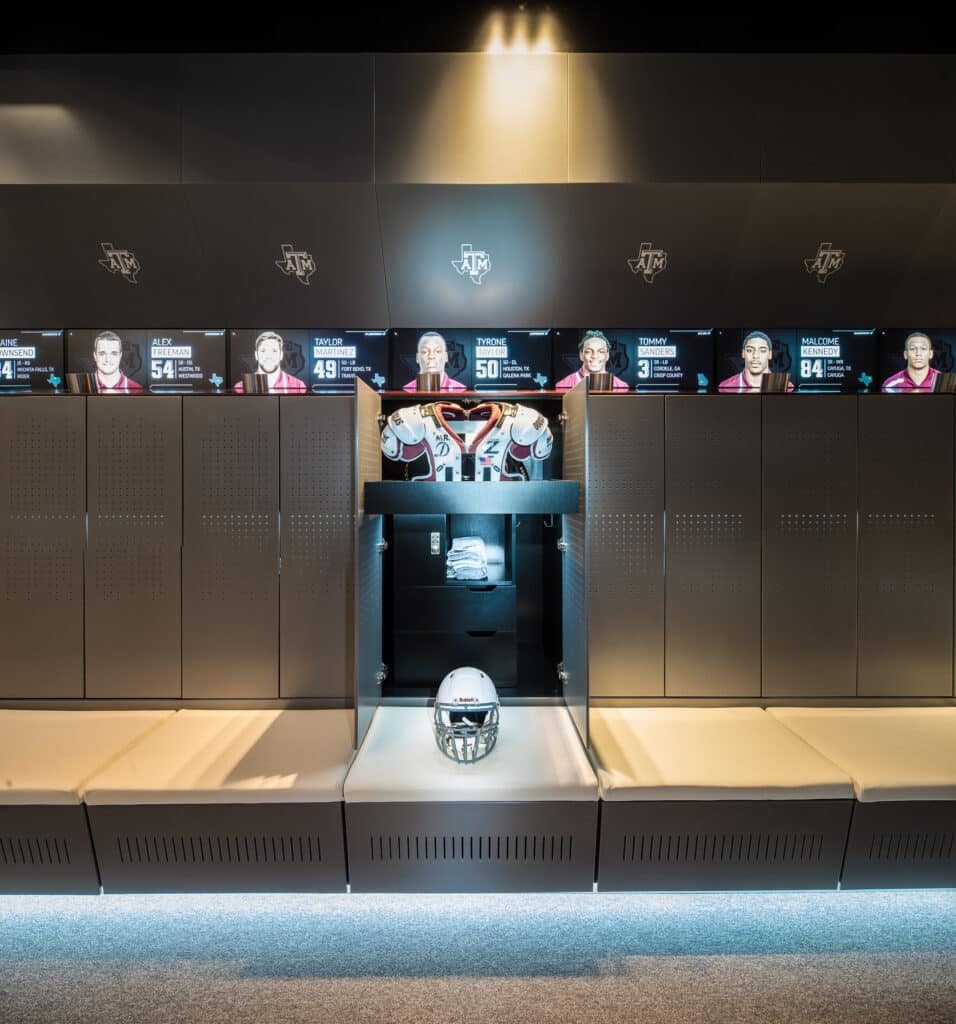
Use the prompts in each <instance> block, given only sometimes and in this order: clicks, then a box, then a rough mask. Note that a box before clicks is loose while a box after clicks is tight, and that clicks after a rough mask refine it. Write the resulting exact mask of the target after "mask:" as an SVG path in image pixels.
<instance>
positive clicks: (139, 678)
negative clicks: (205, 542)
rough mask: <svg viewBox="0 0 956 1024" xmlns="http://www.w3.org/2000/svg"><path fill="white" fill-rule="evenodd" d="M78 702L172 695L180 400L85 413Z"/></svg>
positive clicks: (132, 402) (96, 404)
mask: <svg viewBox="0 0 956 1024" xmlns="http://www.w3.org/2000/svg"><path fill="white" fill-rule="evenodd" d="M87 488H88V498H87V502H88V516H89V519H88V540H87V545H88V556H87V579H86V696H87V697H179V696H180V693H181V690H182V672H181V658H180V649H181V645H182V638H181V633H180V627H181V618H182V578H181V559H182V551H181V547H182V500H183V488H182V398H179V397H177V396H175V395H169V396H163V397H158V396H151V397H150V398H149V399H148V400H147V399H125V400H114V399H110V398H98V399H96V400H91V401H89V402H88V404H87Z"/></svg>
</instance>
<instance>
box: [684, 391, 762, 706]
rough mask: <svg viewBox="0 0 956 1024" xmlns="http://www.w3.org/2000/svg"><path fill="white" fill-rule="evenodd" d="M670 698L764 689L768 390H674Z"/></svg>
mask: <svg viewBox="0 0 956 1024" xmlns="http://www.w3.org/2000/svg"><path fill="white" fill-rule="evenodd" d="M664 409H665V413H664V424H665V457H666V477H665V479H666V484H665V486H666V492H665V493H666V505H667V525H666V552H667V576H666V584H665V586H666V592H667V596H666V607H667V619H666V649H665V658H666V661H665V692H666V694H667V696H668V697H758V696H759V695H760V462H761V454H760V448H761V445H760V409H761V402H760V398H759V396H758V395H673V396H668V397H667V398H665V399H664Z"/></svg>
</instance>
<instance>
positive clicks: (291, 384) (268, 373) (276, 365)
mask: <svg viewBox="0 0 956 1024" xmlns="http://www.w3.org/2000/svg"><path fill="white" fill-rule="evenodd" d="M284 347H285V343H284V342H283V340H282V335H281V334H277V333H276V332H275V331H263V332H262V333H261V334H259V335H258V336H257V338H256V345H255V356H256V373H261V374H263V375H264V376H265V377H266V379H267V381H268V385H269V390H270V391H293V392H302V391H305V390H306V386H305V383H304V382H303V381H301V380H299V378H298V377H293V376H292V374H291V373H286V372H285V370H283V369H282V360H283V358H284V354H283V350H284ZM233 390H234V391H242V390H243V388H242V381H241V380H240V381H237V382H236V383H235V384H234V385H233Z"/></svg>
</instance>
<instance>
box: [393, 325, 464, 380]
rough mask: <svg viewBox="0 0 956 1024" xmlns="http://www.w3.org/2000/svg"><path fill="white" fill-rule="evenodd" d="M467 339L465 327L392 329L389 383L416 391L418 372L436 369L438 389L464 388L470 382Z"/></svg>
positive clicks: (434, 370)
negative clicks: (441, 329) (457, 328)
mask: <svg viewBox="0 0 956 1024" xmlns="http://www.w3.org/2000/svg"><path fill="white" fill-rule="evenodd" d="M471 342H472V339H471V334H470V333H469V332H468V331H435V330H424V331H418V330H396V331H392V381H393V387H396V386H397V387H400V388H401V389H402V390H403V391H416V390H417V378H418V374H420V373H437V374H440V383H439V386H438V390H439V391H467V390H468V389H469V388H470V387H471V383H472V380H471V378H472V374H471V354H472V352H471V350H472V344H471ZM409 378H411V379H409Z"/></svg>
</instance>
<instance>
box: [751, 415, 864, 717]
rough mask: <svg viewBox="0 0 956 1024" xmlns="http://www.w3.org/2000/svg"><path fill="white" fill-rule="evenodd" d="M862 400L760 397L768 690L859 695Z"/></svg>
mask: <svg viewBox="0 0 956 1024" xmlns="http://www.w3.org/2000/svg"><path fill="white" fill-rule="evenodd" d="M856 456H857V400H856V399H855V398H854V397H852V396H850V395H768V396H765V397H764V398H763V573H762V588H761V589H762V599H763V677H762V678H763V696H765V697H838V696H854V695H855V694H856V655H857V650H856V599H857V573H856V556H857V551H856V503H857V471H856Z"/></svg>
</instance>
